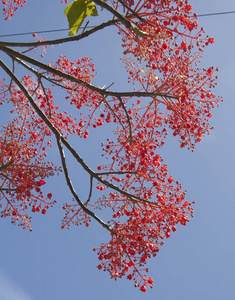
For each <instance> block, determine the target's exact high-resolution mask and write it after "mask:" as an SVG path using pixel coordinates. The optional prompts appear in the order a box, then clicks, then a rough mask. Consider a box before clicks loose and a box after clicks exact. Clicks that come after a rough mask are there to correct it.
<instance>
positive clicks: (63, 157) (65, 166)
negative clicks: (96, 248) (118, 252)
mask: <svg viewBox="0 0 235 300" xmlns="http://www.w3.org/2000/svg"><path fill="white" fill-rule="evenodd" d="M56 140H57V145H58V148H59V153H60V157H61V163H62V167H63V170H64V174H65V179H66V182H67V185H68V187H69V189H70V191H71V193H72V195H73V196H74V198H75V200H76V201H77V203H78V204H79V205H80V207H81V208H82V209H83V211H84V212H86V213H87V214H88V215H89V216H91V217H92V218H93V219H95V220H96V221H97V222H99V223H100V224H101V225H102V226H103V227H104V228H105V229H107V230H108V231H110V232H112V229H111V228H110V227H109V226H108V225H107V224H106V223H105V222H104V221H102V220H101V219H100V218H99V217H97V216H96V215H95V214H94V213H93V212H92V211H91V210H89V209H88V208H87V207H86V206H85V205H84V204H83V202H82V201H81V200H80V199H79V197H78V195H77V193H76V191H75V189H74V187H73V184H72V182H71V180H70V178H69V173H68V169H67V165H66V161H65V154H64V150H63V147H62V144H61V136H59V135H57V136H56ZM88 200H89V198H88Z"/></svg>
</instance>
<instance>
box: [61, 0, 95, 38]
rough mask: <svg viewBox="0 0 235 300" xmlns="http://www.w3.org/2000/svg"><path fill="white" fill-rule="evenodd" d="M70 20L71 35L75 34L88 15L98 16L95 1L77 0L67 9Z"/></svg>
mask: <svg viewBox="0 0 235 300" xmlns="http://www.w3.org/2000/svg"><path fill="white" fill-rule="evenodd" d="M64 13H65V15H66V16H67V19H68V22H69V35H75V34H76V33H77V32H78V29H79V28H80V26H81V25H82V22H83V21H84V19H85V18H86V17H89V16H98V12H97V9H96V6H95V3H94V2H92V1H87V0H75V1H74V2H72V3H71V4H69V5H68V6H67V7H66V8H65V10H64Z"/></svg>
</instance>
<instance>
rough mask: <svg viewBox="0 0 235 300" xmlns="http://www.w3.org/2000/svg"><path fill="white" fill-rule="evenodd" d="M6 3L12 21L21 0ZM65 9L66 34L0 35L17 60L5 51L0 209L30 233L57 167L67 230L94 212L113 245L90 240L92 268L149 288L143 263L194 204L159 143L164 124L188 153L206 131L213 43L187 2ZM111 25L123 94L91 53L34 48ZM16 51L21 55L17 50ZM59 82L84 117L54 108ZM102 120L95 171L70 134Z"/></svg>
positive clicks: (83, 4) (85, 0)
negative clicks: (208, 58)
mask: <svg viewBox="0 0 235 300" xmlns="http://www.w3.org/2000/svg"><path fill="white" fill-rule="evenodd" d="M61 2H64V3H68V1H61ZM2 3H3V5H4V9H3V14H4V17H5V20H10V18H11V17H13V15H14V13H15V11H16V10H17V8H18V7H19V6H24V4H26V1H25V0H8V1H3V0H2ZM100 8H101V9H100ZM105 10H107V11H109V13H111V14H112V16H113V17H112V18H111V19H109V20H107V21H106V22H104V23H101V24H100V25H98V26H94V27H93V28H92V29H89V30H88V29H86V26H85V28H83V31H82V32H79V31H78V30H79V28H80V26H81V24H82V23H83V22H84V20H85V19H86V17H88V16H98V14H100V15H101V14H103V13H104V12H105ZM65 14H66V16H67V18H68V22H69V35H70V36H69V37H67V38H63V39H55V40H43V39H41V38H39V37H37V36H36V34H33V36H34V37H36V38H37V41H36V42H34V41H33V42H28V43H23V42H22V43H17V42H0V50H1V52H4V53H5V55H6V56H8V57H9V58H11V60H12V62H13V67H12V68H9V67H8V66H7V65H6V64H5V63H4V62H3V61H2V60H0V66H1V68H2V71H4V72H5V76H4V77H1V78H0V95H1V98H0V104H1V105H10V107H11V113H13V112H14V115H15V116H17V117H16V118H15V119H13V120H12V121H9V122H8V123H7V124H6V125H4V126H3V127H2V130H1V133H0V143H1V149H0V208H1V217H10V218H11V220H12V223H17V224H18V225H20V226H22V227H23V228H28V229H29V230H32V228H31V218H32V215H33V213H36V212H41V213H42V214H45V213H46V211H47V209H48V208H49V207H51V206H53V205H54V204H55V203H56V201H54V200H52V193H48V194H47V195H44V192H43V190H42V189H41V187H42V186H43V185H45V184H46V181H47V178H48V177H49V176H53V175H55V174H58V173H60V172H63V173H64V176H65V183H66V184H67V185H68V187H69V189H70V191H71V195H72V197H71V198H72V200H71V203H65V204H64V205H63V209H64V211H65V216H64V218H63V220H62V228H65V227H66V228H69V227H70V225H71V223H73V224H74V225H80V224H82V223H84V224H85V225H86V226H89V223H90V222H91V220H93V219H94V221H96V222H98V223H99V224H100V225H101V226H103V227H104V228H105V229H106V230H107V231H108V233H109V234H110V242H108V243H103V244H101V246H100V247H99V248H97V249H94V251H95V252H97V254H98V259H99V261H100V263H99V265H98V269H103V270H106V271H108V272H109V273H110V275H111V277H112V278H114V279H117V278H120V277H123V276H126V278H127V279H129V280H134V282H135V286H136V287H139V289H140V290H141V291H143V292H145V291H146V288H147V286H150V287H151V288H152V286H153V280H152V278H151V277H149V276H147V275H146V274H147V273H148V269H147V268H146V267H145V265H146V262H147V260H148V259H149V258H150V257H152V256H154V257H155V256H156V254H157V252H158V251H159V247H160V246H161V245H162V244H163V240H164V239H165V238H169V237H170V236H171V233H172V232H174V231H176V230H177V228H176V225H177V224H182V225H186V223H187V222H188V221H189V217H190V216H192V207H191V205H192V203H189V202H188V201H187V200H186V199H185V191H184V190H182V187H181V185H180V183H179V182H178V181H177V180H175V179H173V178H172V176H171V175H170V174H169V173H168V169H167V166H166V164H164V163H163V159H162V157H161V156H160V155H159V154H158V150H159V148H160V147H162V146H163V145H164V138H165V137H166V135H167V133H168V131H169V130H170V131H171V132H172V133H173V135H174V136H178V139H179V142H180V147H181V148H184V147H187V148H188V149H191V150H193V149H194V147H195V144H196V143H198V142H200V141H201V139H202V137H203V136H205V135H206V134H209V132H210V130H211V127H210V125H209V119H210V118H211V117H212V114H211V109H212V108H213V107H214V106H215V105H218V103H219V101H220V100H221V99H220V98H218V97H216V96H215V95H214V94H213V93H212V92H211V90H212V89H213V87H214V86H215V79H216V76H215V74H214V72H215V71H216V70H214V69H213V67H209V68H206V69H200V68H199V67H198V66H197V64H198V61H199V58H200V56H201V54H202V51H203V48H204V47H205V46H207V45H208V44H210V43H213V42H214V40H213V38H209V37H207V36H205V35H204V31H203V29H198V24H197V21H196V19H197V16H196V14H194V15H193V14H192V6H191V5H190V4H189V3H188V1H187V0H151V1H146V0H139V1H138V0H137V1H134V0H109V1H106V2H104V1H102V0H94V1H93V2H91V1H89V0H76V1H74V2H73V3H71V4H69V5H68V6H67V7H66V8H65ZM109 15H110V14H109ZM97 18H99V17H97ZM107 27H112V28H113V29H114V33H116V32H118V34H119V36H121V45H122V47H123V57H122V58H121V59H122V61H123V63H124V64H125V67H126V71H127V73H128V81H129V83H130V90H129V91H113V90H111V86H108V87H103V88H100V87H98V86H97V85H95V84H94V83H93V82H95V79H94V78H95V66H94V64H93V62H92V60H91V59H89V58H87V57H82V58H78V59H77V61H75V62H71V61H70V60H69V59H68V58H67V57H66V56H65V55H60V57H58V59H57V60H55V61H54V62H48V63H47V64H45V63H43V61H42V60H36V59H34V58H33V57H31V56H30V53H31V52H32V51H36V50H37V49H38V48H42V49H43V52H45V49H46V47H47V46H49V45H54V46H55V45H59V44H62V43H67V42H73V41H80V40H81V41H82V39H84V38H85V37H89V38H92V36H93V35H95V34H96V32H98V31H101V30H103V29H104V28H107ZM77 32H78V34H77ZM76 34H77V35H76ZM117 40H120V37H117ZM22 48H23V49H24V51H22V52H20V51H17V50H16V49H22ZM42 56H43V55H42ZM19 68H20V69H21V72H24V73H25V74H27V75H25V76H23V78H21V79H20V78H18V76H17V75H16V74H17V73H16V69H19ZM2 73H3V72H2ZM32 75H33V76H32ZM35 78H36V80H35ZM58 89H59V90H60V91H61V93H62V94H64V99H65V100H64V101H67V102H69V103H70V104H71V106H72V107H73V112H74V114H76V115H77V114H78V113H77V112H80V118H79V120H76V119H75V118H74V117H73V115H69V114H68V113H67V112H66V111H65V112H64V111H63V110H62V109H63V103H62V105H61V106H62V108H60V107H59V106H58V104H57V103H56V101H54V100H53V93H54V91H56V90H58ZM103 125H105V126H103ZM102 126H103V128H106V126H112V128H114V130H113V134H112V135H111V136H109V137H108V138H107V135H105V138H106V139H105V140H103V141H101V147H102V152H103V154H102V156H104V157H106V158H107V160H106V161H107V163H106V164H101V163H98V164H97V169H96V170H92V169H91V168H90V167H89V166H88V165H87V164H86V163H85V161H84V160H83V158H82V157H81V156H80V154H79V152H78V151H77V149H76V148H75V147H73V146H72V145H71V144H70V143H69V137H70V135H77V136H78V138H80V139H81V140H83V142H84V143H85V140H84V139H86V138H87V137H88V135H89V132H90V133H91V134H92V133H93V132H94V131H95V129H96V128H98V127H99V128H101V127H102ZM48 147H55V148H57V149H58V152H59V155H60V158H61V167H56V166H55V165H54V164H53V162H49V161H48V160H47V158H46V157H47V150H48ZM64 149H66V151H68V152H69V153H70V155H71V156H72V157H73V158H75V160H76V162H77V164H78V165H80V166H81V167H82V168H83V170H84V172H85V173H87V174H89V177H90V183H89V184H90V188H89V191H88V193H89V195H88V197H87V199H81V198H80V197H79V192H78V193H77V192H76V191H75V189H74V187H73V184H72V180H71V178H70V172H69V169H68V167H67V161H66V157H65V152H64ZM75 167H76V166H75ZM94 189H97V191H98V192H97V193H100V196H99V197H97V198H98V199H95V197H94V196H93V195H92V192H93V190H94ZM96 195H97V194H96ZM95 209H102V210H104V209H106V210H107V213H106V214H105V215H106V217H107V220H108V221H103V220H101V218H100V217H99V214H98V213H96V210H95ZM110 212H111V213H110ZM109 213H110V215H109Z"/></svg>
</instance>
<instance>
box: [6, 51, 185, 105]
mask: <svg viewBox="0 0 235 300" xmlns="http://www.w3.org/2000/svg"><path fill="white" fill-rule="evenodd" d="M0 50H2V51H3V52H5V53H7V54H8V55H9V56H13V57H18V58H20V59H22V60H24V61H27V62H29V63H31V64H33V65H35V66H37V67H39V68H41V69H43V70H46V71H47V72H49V73H52V74H55V75H57V76H59V77H62V78H64V79H67V80H69V81H71V82H75V83H77V84H81V85H83V86H85V87H86V88H88V89H90V90H92V91H94V92H97V93H99V94H100V95H102V96H114V97H157V96H159V97H166V98H172V99H178V98H179V97H177V96H173V95H168V94H160V93H151V92H113V91H109V90H107V89H102V88H100V87H98V86H95V85H92V84H90V83H88V82H86V81H83V80H81V79H78V78H76V77H74V76H72V75H69V74H66V73H65V72H63V71H60V70H57V69H55V68H53V67H51V66H48V65H46V64H44V63H42V62H40V61H38V60H36V59H34V58H31V57H29V56H27V55H25V54H22V53H20V52H18V51H16V50H14V49H11V48H9V47H6V46H0Z"/></svg>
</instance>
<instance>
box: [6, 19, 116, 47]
mask: <svg viewBox="0 0 235 300" xmlns="http://www.w3.org/2000/svg"><path fill="white" fill-rule="evenodd" d="M117 22H119V20H117V19H116V20H109V21H108V22H105V23H102V24H100V25H98V26H96V27H94V28H92V29H90V30H87V31H85V32H83V33H81V34H79V35H76V36H71V37H66V38H61V39H56V40H47V41H39V42H28V43H19V42H2V41H0V46H9V47H33V48H36V47H40V46H50V45H58V44H63V43H68V42H73V41H79V40H81V39H83V38H85V37H88V36H89V35H91V34H92V33H95V32H97V31H99V30H101V29H103V28H105V27H108V26H110V25H114V24H116V23H117Z"/></svg>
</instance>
